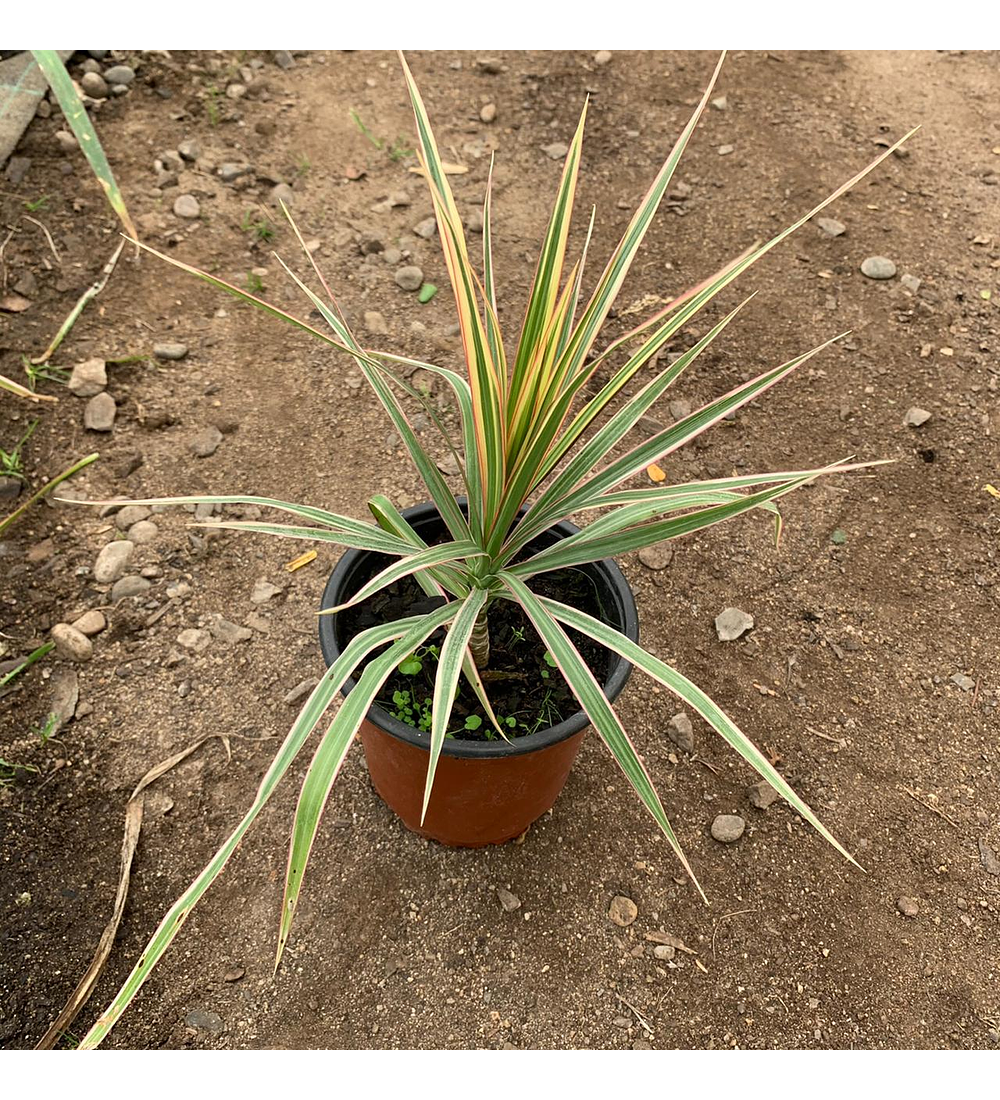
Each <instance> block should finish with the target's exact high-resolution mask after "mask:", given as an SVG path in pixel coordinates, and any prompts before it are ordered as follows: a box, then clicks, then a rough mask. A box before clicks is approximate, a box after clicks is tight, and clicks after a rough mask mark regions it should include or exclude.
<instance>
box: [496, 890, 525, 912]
mask: <svg viewBox="0 0 1000 1100" xmlns="http://www.w3.org/2000/svg"><path fill="white" fill-rule="evenodd" d="M497 900H498V901H499V902H500V904H501V906H502V907H503V911H504V912H505V913H513V912H514V910H515V909H520V908H521V899H520V898H519V897H518V896H517V894H512V893H511V892H510V891H509V890H505V889H504V888H503V887H502V886H498V887H497Z"/></svg>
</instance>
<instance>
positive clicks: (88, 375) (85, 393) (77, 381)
mask: <svg viewBox="0 0 1000 1100" xmlns="http://www.w3.org/2000/svg"><path fill="white" fill-rule="evenodd" d="M107 384H108V371H107V367H106V365H105V362H104V360H103V359H87V360H85V361H84V362H82V363H77V364H76V366H75V367H74V368H73V373H72V374H71V375H70V376H69V382H67V383H66V385H67V388H68V389H69V392H70V393H74V394H76V396H77V397H96V396H97V394H99V393H102V392H103V390H104V388H105V387H106V386H107Z"/></svg>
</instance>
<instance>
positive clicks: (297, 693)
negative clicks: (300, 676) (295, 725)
mask: <svg viewBox="0 0 1000 1100" xmlns="http://www.w3.org/2000/svg"><path fill="white" fill-rule="evenodd" d="M318 683H319V680H317V679H316V678H315V677H313V678H312V679H311V680H300V681H299V682H298V683H297V684H296V685H295V687H293V688H292V690H291V691H289V692H287V693H286V695H285V696H284V698H283V699H282V702H283V703H286V704H287V705H288V706H290V707H294V706H296V705H297V704H298V703H302V702H304V701H305V699H306V698H307V697H308V696H309V695H310V694H311V693H312V691H313V689H314V688H315V687H316V685H317V684H318Z"/></svg>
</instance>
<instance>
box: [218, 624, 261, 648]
mask: <svg viewBox="0 0 1000 1100" xmlns="http://www.w3.org/2000/svg"><path fill="white" fill-rule="evenodd" d="M209 629H210V630H211V632H212V636H213V637H215V638H217V639H218V640H219V641H220V642H223V643H224V644H225V645H236V644H237V643H238V642H249V641H250V639H251V638H252V637H253V631H252V630H247V628H246V627H245V626H238V625H237V624H236V623H231V622H230V621H229V620H228V619H216V620H215V622H214V623H212V625H211V627H210V628H209Z"/></svg>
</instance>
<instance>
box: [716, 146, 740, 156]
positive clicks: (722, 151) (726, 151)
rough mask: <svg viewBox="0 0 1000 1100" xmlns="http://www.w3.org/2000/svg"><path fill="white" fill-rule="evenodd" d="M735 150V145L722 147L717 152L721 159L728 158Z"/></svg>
mask: <svg viewBox="0 0 1000 1100" xmlns="http://www.w3.org/2000/svg"><path fill="white" fill-rule="evenodd" d="M735 149H736V146H735V145H720V146H719V148H718V149H717V150H716V152H717V153H718V154H719V156H720V157H728V156H729V154H730V153H732V152H733V151H734V150H735Z"/></svg>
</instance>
